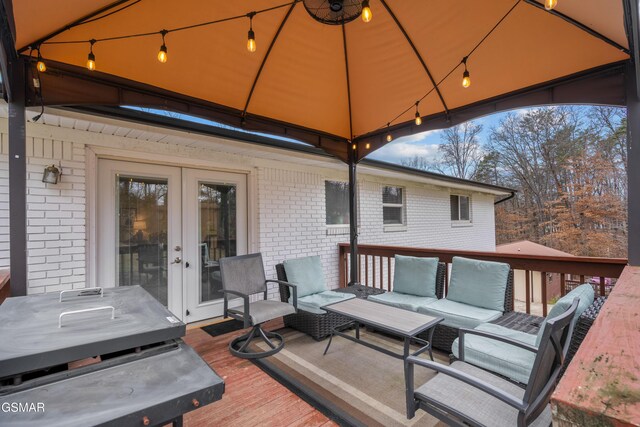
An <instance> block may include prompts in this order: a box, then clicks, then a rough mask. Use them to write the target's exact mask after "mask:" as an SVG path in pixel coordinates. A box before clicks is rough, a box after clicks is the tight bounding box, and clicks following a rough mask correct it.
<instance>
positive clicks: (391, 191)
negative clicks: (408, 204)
mask: <svg viewBox="0 0 640 427" xmlns="http://www.w3.org/2000/svg"><path fill="white" fill-rule="evenodd" d="M382 222H383V224H384V225H403V224H404V223H405V214H404V188H402V187H382Z"/></svg>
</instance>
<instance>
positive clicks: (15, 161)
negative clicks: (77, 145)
mask: <svg viewBox="0 0 640 427" xmlns="http://www.w3.org/2000/svg"><path fill="white" fill-rule="evenodd" d="M7 74H8V77H9V82H8V84H9V85H10V86H11V97H10V98H9V250H10V265H11V288H10V289H11V296H24V295H26V294H27V201H26V198H27V156H26V119H25V98H26V82H25V65H24V63H23V62H22V61H21V60H20V59H18V58H14V59H10V60H9V61H8V73H7Z"/></svg>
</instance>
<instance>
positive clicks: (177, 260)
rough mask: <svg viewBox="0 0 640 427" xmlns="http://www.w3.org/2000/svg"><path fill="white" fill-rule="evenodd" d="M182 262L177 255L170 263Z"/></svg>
mask: <svg viewBox="0 0 640 427" xmlns="http://www.w3.org/2000/svg"><path fill="white" fill-rule="evenodd" d="M181 262H182V258H180V257H179V256H177V257H176V259H174V260H173V261H172V262H171V264H180V263H181Z"/></svg>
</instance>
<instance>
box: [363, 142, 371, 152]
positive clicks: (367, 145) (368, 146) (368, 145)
mask: <svg viewBox="0 0 640 427" xmlns="http://www.w3.org/2000/svg"><path fill="white" fill-rule="evenodd" d="M364 148H366V149H367V150H368V149H370V148H371V144H369V143H368V142H367V144H366V145H365V146H364Z"/></svg>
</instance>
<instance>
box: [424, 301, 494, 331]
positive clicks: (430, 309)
mask: <svg viewBox="0 0 640 427" xmlns="http://www.w3.org/2000/svg"><path fill="white" fill-rule="evenodd" d="M418 312H419V313H424V314H428V315H429V316H434V317H444V321H443V322H442V325H446V326H451V327H453V328H468V329H473V328H475V327H476V326H478V325H479V324H481V323H487V322H491V321H492V320H495V319H497V318H498V317H500V316H502V311H498V310H489V309H487V308H482V307H476V306H474V305H469V304H463V303H460V302H457V301H451V300H449V299H448V298H443V299H439V300H437V301H434V302H433V303H431V304H429V305H427V306H421V307H419V308H418Z"/></svg>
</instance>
